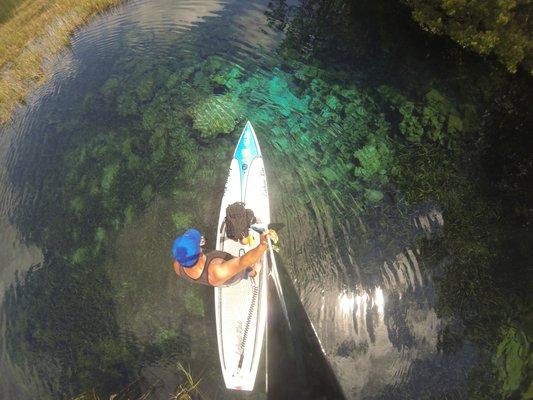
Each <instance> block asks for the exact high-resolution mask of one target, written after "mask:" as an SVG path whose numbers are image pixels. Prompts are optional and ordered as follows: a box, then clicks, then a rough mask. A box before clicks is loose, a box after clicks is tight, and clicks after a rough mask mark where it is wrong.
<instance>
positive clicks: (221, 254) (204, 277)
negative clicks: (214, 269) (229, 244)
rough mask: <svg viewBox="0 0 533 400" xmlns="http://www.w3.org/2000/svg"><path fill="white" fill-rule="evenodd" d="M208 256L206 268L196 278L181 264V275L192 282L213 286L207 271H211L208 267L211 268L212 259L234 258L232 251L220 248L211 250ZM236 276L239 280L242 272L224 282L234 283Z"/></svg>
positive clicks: (226, 259)
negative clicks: (188, 273)
mask: <svg viewBox="0 0 533 400" xmlns="http://www.w3.org/2000/svg"><path fill="white" fill-rule="evenodd" d="M206 257H207V258H206V260H205V265H204V270H203V271H202V273H201V274H200V276H199V277H198V278H196V279H194V278H191V277H190V276H189V275H187V273H186V272H185V269H187V268H183V266H182V265H181V264H180V276H181V277H182V278H184V279H186V280H188V281H191V282H195V283H201V284H202V285H207V286H213V285H211V284H210V283H209V280H208V279H209V278H208V273H207V272H208V271H209V270H208V268H209V264H210V263H211V261H212V260H213V259H214V258H222V259H223V260H224V261H228V260H231V259H232V258H234V257H233V256H232V255H231V254H230V253H226V252H225V251H219V250H213V251H210V252H209V253H207V254H206ZM236 277H238V278H239V280H240V279H241V278H242V276H241V274H236V275H235V276H232V277H231V278H229V279H228V280H227V281H226V282H224V284H225V285H227V284H229V283H233V280H234V278H236Z"/></svg>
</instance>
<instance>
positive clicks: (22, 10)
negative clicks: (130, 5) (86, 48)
mask: <svg viewBox="0 0 533 400" xmlns="http://www.w3.org/2000/svg"><path fill="white" fill-rule="evenodd" d="M123 1H124V0H81V1H79V2H72V1H69V0H55V1H54V0H21V1H20V4H18V5H17V6H16V7H14V8H13V9H12V10H11V11H10V14H11V15H9V16H7V18H6V19H5V21H3V22H2V23H1V24H0V37H2V38H3V40H2V42H3V43H1V44H0V126H2V125H4V124H6V123H8V122H9V121H10V120H11V117H12V115H13V112H14V110H15V108H16V107H17V106H18V105H19V104H23V103H24V101H25V99H26V96H27V95H28V93H29V92H30V90H31V89H32V88H34V87H35V86H39V85H42V84H43V83H45V82H46V81H47V79H48V78H49V74H48V73H47V71H46V69H45V68H44V64H45V62H46V61H47V60H49V59H50V58H51V57H53V56H55V55H57V54H58V53H59V52H60V51H61V50H62V49H63V48H64V47H65V46H67V45H69V44H70V39H71V36H72V34H73V33H74V31H75V30H76V29H77V28H80V27H81V26H83V25H85V24H86V23H87V22H88V21H89V20H90V18H92V17H94V16H95V15H96V14H98V13H100V12H102V11H104V10H107V9H109V8H110V7H113V6H116V5H118V4H120V3H122V2H123Z"/></svg>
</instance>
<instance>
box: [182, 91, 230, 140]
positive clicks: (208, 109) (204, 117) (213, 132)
mask: <svg viewBox="0 0 533 400" xmlns="http://www.w3.org/2000/svg"><path fill="white" fill-rule="evenodd" d="M189 115H190V116H191V118H192V120H193V127H194V128H195V129H196V130H198V131H199V132H200V137H201V138H202V139H207V140H209V139H213V138H215V137H216V136H217V135H221V134H228V133H231V132H232V131H233V130H234V129H235V127H236V125H237V122H238V121H239V104H238V103H237V102H236V101H235V99H234V98H233V97H231V96H228V95H221V96H212V97H210V98H208V99H207V100H205V101H204V102H202V103H200V104H198V105H195V106H193V107H192V108H191V109H190V110H189Z"/></svg>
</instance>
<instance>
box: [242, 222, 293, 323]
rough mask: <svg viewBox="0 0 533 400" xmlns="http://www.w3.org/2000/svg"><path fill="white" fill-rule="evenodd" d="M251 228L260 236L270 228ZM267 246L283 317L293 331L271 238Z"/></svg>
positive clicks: (258, 226)
mask: <svg viewBox="0 0 533 400" xmlns="http://www.w3.org/2000/svg"><path fill="white" fill-rule="evenodd" d="M271 226H272V225H271ZM250 228H252V229H253V230H254V231H256V232H258V233H259V234H261V233H263V232H266V231H268V227H266V226H265V225H260V224H253V225H251V226H250ZM267 244H268V253H269V256H270V265H271V268H270V276H272V280H273V281H274V286H275V287H276V292H277V293H278V297H279V301H280V303H281V308H282V311H283V315H284V316H285V319H286V320H287V324H288V325H289V329H291V321H290V320H289V313H288V312H287V305H286V304H285V297H283V289H282V288H281V282H280V279H279V274H278V268H277V265H276V259H275V258H274V250H273V249H272V241H271V240H270V237H267Z"/></svg>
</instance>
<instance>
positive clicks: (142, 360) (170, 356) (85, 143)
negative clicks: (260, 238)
mask: <svg viewBox="0 0 533 400" xmlns="http://www.w3.org/2000/svg"><path fill="white" fill-rule="evenodd" d="M281 3H282V4H281V5H280V7H281V10H279V9H277V10H276V15H279V14H284V12H289V11H290V12H291V13H292V14H291V18H286V19H283V18H281V17H280V19H278V20H277V22H280V21H281V26H280V27H281V28H283V29H285V30H286V32H287V39H286V40H285V41H284V42H283V44H282V46H281V47H280V51H279V59H276V64H275V65H274V66H272V67H271V68H270V69H269V70H268V71H264V70H258V69H257V68H256V67H254V65H253V64H250V65H244V64H243V65H238V64H237V63H235V62H228V61H227V60H224V59H223V58H222V57H220V56H216V55H214V56H205V57H200V56H198V57H195V56H192V55H190V56H187V57H183V58H181V59H180V60H179V61H176V60H174V61H172V62H170V61H168V60H166V59H165V60H161V59H156V58H151V57H141V56H138V58H136V59H131V57H123V58H118V59H117V60H116V64H115V66H114V68H113V70H112V71H110V72H109V76H105V77H103V78H102V82H101V84H100V85H99V87H96V88H93V89H91V90H89V91H87V92H86V93H83V94H82V98H81V100H80V101H79V102H78V103H77V104H76V105H75V110H74V111H73V113H72V117H71V118H72V120H70V121H66V122H63V123H60V124H57V125H56V126H54V129H55V134H56V135H57V136H58V137H61V138H62V139H63V140H64V141H65V142H66V145H65V146H66V147H65V150H64V153H63V154H62V155H61V157H58V158H57V159H56V160H55V161H54V162H55V165H54V167H53V168H50V173H49V174H48V175H47V176H46V177H45V179H44V180H43V183H42V185H43V186H44V187H45V188H46V190H43V192H42V195H41V197H40V198H39V202H38V203H37V204H35V205H31V207H30V206H29V205H27V204H25V205H23V206H24V207H27V208H28V209H31V212H30V213H27V210H20V213H19V215H17V216H16V218H15V219H16V222H17V225H18V226H19V227H20V229H21V230H22V231H23V232H24V236H25V237H26V238H28V240H30V241H32V242H35V243H37V244H39V246H40V247H41V248H43V249H45V252H46V261H45V263H44V264H43V265H42V266H39V267H40V268H37V267H36V268H35V269H34V270H33V271H31V272H30V273H29V274H28V275H27V276H26V277H24V278H23V279H22V280H21V281H20V282H19V284H18V285H16V286H15V287H14V288H12V290H11V291H10V292H9V293H8V295H7V296H6V308H7V314H8V316H9V321H8V327H7V337H8V348H9V351H10V353H12V355H13V358H14V360H15V361H16V362H17V363H19V364H20V365H23V364H24V363H31V364H32V365H34V366H35V368H36V370H37V371H38V373H40V374H43V375H46V376H48V375H51V374H52V373H50V372H49V369H50V368H49V366H50V365H55V366H57V369H56V370H54V372H53V375H54V377H55V378H54V379H55V380H54V381H53V384H52V387H51V388H50V391H51V393H53V395H54V396H56V397H59V396H63V397H65V396H67V395H73V394H75V393H81V392H83V391H88V390H92V389H93V388H94V389H95V390H96V392H97V394H98V395H100V396H105V395H107V394H110V393H115V392H116V390H117V388H119V387H121V386H125V385H126V384H127V383H129V382H132V381H134V380H135V379H137V378H138V376H139V374H140V371H141V369H142V368H143V367H145V366H147V365H148V366H149V365H154V364H158V363H165V362H167V363H168V362H176V361H180V362H182V363H184V364H188V363H190V364H194V363H202V362H204V360H205V358H203V357H204V356H205V355H204V354H195V351H194V349H195V344H197V343H192V341H193V340H195V339H193V337H192V336H193V335H191V332H193V331H194V332H200V335H198V337H199V338H200V339H198V338H197V339H196V340H198V341H204V342H203V345H205V343H206V342H207V341H208V340H209V338H208V337H209V336H208V333H206V330H207V329H208V327H206V326H207V325H208V324H206V323H205V319H206V318H209V307H208V302H209V301H210V300H211V299H210V298H209V297H208V296H207V295H206V294H207V292H206V291H205V290H204V289H205V288H197V287H185V286H180V284H179V283H177V284H175V283H174V282H175V280H176V279H175V277H174V276H173V272H172V270H171V268H170V255H168V257H169V260H168V265H166V264H165V262H163V261H161V262H160V261H159V259H158V260H157V261H151V260H150V256H151V255H152V254H151V253H150V251H153V248H156V247H164V249H163V250H162V252H167V247H168V246H167V244H165V243H170V240H171V239H172V235H174V234H175V233H177V232H179V231H181V230H183V229H185V228H186V227H188V226H190V225H195V226H197V227H198V228H199V229H201V230H204V231H206V232H207V235H208V237H209V235H212V234H213V232H212V229H213V228H212V220H213V218H214V217H215V216H216V213H217V212H218V206H219V197H217V196H215V195H213V193H221V192H222V189H223V184H224V179H225V167H224V168H221V167H220V166H221V165H226V163H227V161H228V159H229V156H230V154H231V153H230V152H231V150H232V146H233V145H234V142H235V139H236V137H237V136H238V134H239V133H240V130H241V128H242V126H243V124H244V122H245V121H246V119H250V120H251V121H252V123H253V124H254V127H255V128H256V130H257V131H258V132H263V133H264V134H263V135H262V137H261V143H262V145H263V143H264V148H265V155H267V154H268V157H269V159H268V160H267V161H268V162H271V163H272V164H273V165H284V166H286V168H283V169H282V170H280V171H279V172H278V173H277V174H276V176H273V177H272V179H273V181H274V182H276V183H278V184H279V185H280V187H282V188H283V189H286V190H287V196H290V197H291V198H292V199H293V204H291V206H293V205H294V207H295V208H299V209H305V210H307V212H310V213H315V214H316V215H319V214H326V213H328V212H329V213H337V212H338V214H339V215H342V216H343V218H346V219H349V220H350V221H353V224H354V225H355V228H354V229H355V232H357V233H358V235H354V236H356V237H354V238H353V239H352V240H353V242H354V243H355V244H356V245H357V248H358V251H359V254H358V257H359V258H360V259H365V257H368V258H369V257H371V256H372V255H373V254H374V253H375V252H376V251H375V249H376V248H377V249H378V250H379V253H380V257H384V258H385V257H387V255H389V254H395V252H396V251H397V250H398V249H401V248H402V247H403V246H406V245H413V246H417V247H420V249H421V254H422V258H423V259H424V260H426V262H425V263H424V265H423V266H422V267H423V268H428V269H430V268H431V269H434V272H435V275H436V276H437V285H438V295H437V303H438V304H437V311H438V314H439V317H441V318H442V319H443V320H444V321H448V320H454V321H455V320H459V321H460V322H459V323H456V324H450V325H449V326H446V327H445V328H443V330H442V332H441V335H440V339H439V340H440V342H439V346H438V350H439V351H441V352H443V353H453V352H456V351H461V348H462V346H463V345H464V343H465V342H468V343H474V344H475V345H477V346H479V347H480V348H481V349H482V351H483V352H484V353H485V354H484V356H485V357H484V358H483V360H484V363H483V365H482V366H481V367H480V368H482V369H484V374H478V375H476V374H475V372H476V371H474V372H473V373H472V374H471V375H472V376H471V377H470V380H471V385H472V388H471V389H470V392H471V393H470V395H471V397H473V398H474V397H476V396H477V397H479V398H491V396H492V397H493V398H494V397H498V396H499V397H502V398H505V397H513V396H514V397H517V396H522V395H523V396H529V393H530V392H531V388H530V386H528V385H529V384H530V382H531V378H530V375H528V374H530V371H531V340H530V337H531V336H530V329H531V328H530V326H529V325H528V324H527V315H528V313H530V312H531V307H530V305H529V304H528V303H527V300H526V299H527V293H528V279H526V278H527V277H528V273H527V265H525V263H526V262H527V260H530V259H531V258H530V257H529V256H528V255H529V252H530V249H528V248H527V245H528V243H531V240H528V238H531V233H530V232H529V228H528V227H529V226H530V225H528V224H530V221H531V214H530V211H528V210H529V208H528V206H527V204H528V201H529V200H530V199H531V198H532V196H531V191H530V190H529V189H528V188H527V187H526V185H525V184H524V182H527V178H528V177H531V165H530V164H528V159H527V157H528V143H529V142H528V141H527V140H525V138H526V135H525V133H526V132H525V128H524V127H525V126H527V125H528V121H527V120H526V121H525V122H524V123H523V124H522V123H518V122H516V121H517V118H518V116H523V115H527V113H526V110H527V105H528V104H531V103H530V102H528V101H527V100H526V97H525V96H524V93H523V91H522V92H521V91H520V90H518V89H517V87H519V86H520V85H519V84H516V83H513V84H512V85H510V86H512V88H513V89H512V90H516V92H514V93H513V92H512V91H511V89H509V90H510V91H509V92H506V91H505V90H503V89H502V88H504V87H506V85H507V83H508V81H507V80H506V79H507V78H502V77H501V75H497V74H494V75H491V78H494V79H491V80H488V79H487V78H486V77H484V76H482V77H481V78H475V74H474V73H473V72H472V71H466V72H465V70H464V69H462V68H464V67H463V66H462V65H460V66H459V67H457V68H456V69H452V72H457V71H460V72H462V73H464V75H459V76H458V77H457V79H455V77H454V79H448V77H447V76H446V75H444V72H442V71H441V70H439V71H440V73H442V74H443V75H441V76H440V78H442V77H443V76H444V77H445V78H446V79H444V78H443V79H442V81H446V82H448V81H453V82H458V83H457V86H461V85H462V86H463V88H462V89H461V90H454V88H452V89H450V88H449V87H447V86H444V85H443V84H442V81H440V80H439V78H435V79H433V78H432V79H427V76H428V74H429V72H425V71H424V69H428V68H427V64H425V63H424V62H423V61H420V60H424V59H425V57H426V56H425V55H424V56H419V55H415V56H413V54H414V53H413V51H414V50H412V49H410V50H409V49H408V50H407V51H405V53H406V54H408V55H409V57H411V58H412V59H413V60H414V61H412V60H411V61H410V62H407V61H406V59H405V58H401V57H399V56H398V52H399V51H398V50H397V49H396V48H395V47H394V46H393V45H392V43H394V40H393V39H392V38H394V39H396V37H397V35H396V37H395V35H394V32H393V33H391V32H389V33H387V32H386V31H385V30H384V29H385V27H386V26H390V27H392V28H390V29H391V30H392V29H393V28H394V27H395V26H396V25H395V24H394V23H390V21H391V18H393V17H394V18H396V17H397V15H396V14H393V17H391V16H390V15H388V14H387V13H386V12H385V11H384V10H385V8H386V6H387V5H388V4H389V3H390V2H389V3H387V2H385V3H384V5H372V7H369V8H368V9H367V10H363V11H362V14H361V15H362V17H361V18H360V19H359V20H357V21H355V23H353V22H354V21H353V20H352V19H353V18H354V15H356V14H357V13H356V12H355V11H358V10H359V9H358V8H352V7H355V6H353V5H350V4H348V3H347V2H341V1H338V2H333V3H334V5H335V6H342V9H343V10H345V11H348V12H346V13H344V14H343V13H338V12H336V13H333V12H331V14H328V13H327V12H326V13H322V11H324V10H326V11H331V10H330V9H328V7H329V6H328V4H329V3H331V2H319V1H314V2H304V4H303V5H302V6H301V8H300V9H289V8H288V7H286V5H285V6H284V5H283V2H281ZM309 3H313V4H315V5H316V6H317V7H307V8H306V5H307V4H309ZM365 4H366V3H365ZM284 7H285V8H284ZM363 8H364V7H363ZM317 10H318V11H317ZM314 12H316V14H317V15H319V17H320V18H318V17H317V16H316V15H314V14H313V13H314ZM373 12H375V13H377V15H378V16H379V18H374V17H375V15H374V16H373V15H372V13H373ZM384 15H385V16H386V17H387V18H389V19H388V20H387V18H384V17H383V16H384ZM330 17H331V18H333V21H332V20H330V19H329V18H330ZM394 18H393V20H394ZM361 21H363V22H361ZM365 21H378V22H377V23H376V28H375V29H377V30H378V32H376V31H371V30H368V31H367V26H366V25H364V24H366V23H369V22H365ZM400 25H401V24H400ZM332 27H335V29H333V28H332ZM380 30H381V31H380ZM353 32H355V34H354V33H353ZM361 32H367V34H368V37H369V38H370V39H369V40H368V42H369V43H371V44H369V45H365V44H364V43H362V41H357V40H353V38H354V36H357V34H359V33H361ZM361 37H366V36H361ZM377 37H378V38H379V40H378V39H376V38H377ZM374 39H375V40H376V42H377V43H380V44H381V45H383V46H384V47H385V48H387V49H388V50H387V51H386V52H383V53H384V54H385V55H382V56H379V57H376V54H375V50H374V49H373V48H374V47H377V46H376V45H375V43H374ZM332 43H333V44H332ZM354 43H357V46H355V45H353V44H354ZM337 44H338V46H337ZM413 47H416V46H413ZM330 49H341V50H342V51H339V52H338V53H339V54H342V57H346V60H344V61H345V62H346V64H348V66H347V65H346V64H343V60H336V59H335V58H333V59H332V58H331V57H330V56H331V53H330V51H331V50H330ZM424 49H425V48H424ZM454 51H456V50H454ZM342 57H341V58H342ZM393 57H398V58H399V59H400V60H402V62H399V63H396V64H392V63H391V59H392V58H393ZM406 57H407V56H406ZM464 57H465V58H462V57H461V58H460V59H461V62H462V60H464V59H468V56H464ZM450 58H452V57H450ZM322 60H328V61H338V62H328V63H325V62H322ZM354 60H355V61H354ZM459 64H461V63H459ZM388 65H393V66H394V67H395V68H396V66H397V65H399V67H398V68H397V71H396V73H397V75H402V76H403V75H404V74H405V76H406V77H407V78H408V79H407V78H406V81H399V80H396V79H395V78H397V75H394V74H391V73H390V72H391V71H387V70H386V68H387V66H388ZM443 65H444V66H443V67H442V70H445V69H447V68H448V66H449V64H446V63H443ZM384 71H385V72H387V74H384V73H383V72H384ZM491 71H492V70H491ZM474 72H476V73H477V72H478V71H474ZM490 73H491V74H492V72H490ZM368 76H371V78H372V79H370V78H368ZM413 76H414V77H415V78H416V79H414V78H413ZM452 76H453V75H452ZM409 79H410V80H409ZM480 81H483V83H484V85H486V86H481V85H480V83H479V82H480ZM487 81H490V83H487ZM465 82H469V84H464V83H465ZM491 85H493V86H491ZM487 86H488V87H487ZM522 86H523V87H524V88H525V87H527V85H522ZM468 91H470V92H471V93H470V94H465V93H466V92H468ZM473 99H476V101H477V102H474V101H473ZM487 99H491V101H492V99H496V102H495V104H492V103H490V102H489V101H487ZM521 107H522V108H521ZM94 115H98V117H99V118H98V119H97V120H96V121H95V119H94ZM501 121H504V122H501ZM502 132H503V133H505V135H504V134H503V133H502ZM498 138H501V139H498ZM495 161H496V162H495ZM491 165H498V168H497V171H495V172H494V173H493V172H492V171H491V170H490V168H494V167H490V166H491ZM297 167H298V168H297ZM58 171H59V172H58ZM39 185H41V183H39ZM302 188H303V190H302ZM317 199H326V200H327V202H328V203H327V204H326V200H323V201H322V203H320V200H317ZM428 203H430V204H438V205H439V207H440V208H442V210H443V216H444V220H445V225H444V229H443V230H442V232H440V233H439V236H438V237H435V238H429V239H420V237H419V236H417V235H414V234H413V229H412V228H411V227H410V220H409V218H410V215H411V213H412V212H413V211H414V210H417V208H418V207H419V206H420V204H428ZM161 204H164V205H165V207H161V208H163V209H164V211H165V212H161V213H159V214H158V213H157V210H156V211H154V208H157V207H155V206H154V205H158V206H160V205H161ZM191 204H193V205H194V206H191ZM331 210H333V211H331ZM147 215H149V216H150V217H153V219H155V220H157V221H161V223H160V224H161V225H162V228H161V230H159V231H157V233H158V234H160V235H154V232H152V231H146V232H145V231H142V230H141V235H140V236H141V237H142V238H143V240H142V241H139V240H138V237H135V236H134V235H130V236H128V234H127V233H128V232H130V231H132V230H135V229H136V225H135V223H136V222H138V221H139V220H140V219H142V218H143V217H146V216H147ZM502 221H507V222H508V224H507V225H506V224H503V223H502ZM339 225H340V224H339ZM316 229H317V230H318V231H319V232H320V231H321V230H325V229H328V228H327V227H322V226H317V227H316ZM334 229H339V232H333V234H332V235H331V236H335V235H334V234H335V233H338V236H342V234H343V232H341V231H340V227H337V226H335V227H334ZM151 235H153V236H156V239H153V238H152V237H151ZM323 236H327V235H323ZM131 238H133V239H131ZM135 238H137V240H138V241H135V240H134V239H135ZM130 239H131V240H130ZM150 240H154V241H157V243H154V242H150ZM162 243H163V244H162ZM517 243H523V244H520V245H518V247H517ZM116 248H120V249H122V250H121V251H122V252H121V253H120V252H119V253H117V251H118V250H116ZM124 249H125V250H124ZM510 249H515V250H516V251H515V252H514V254H511V253H512V252H513V251H512V250H510ZM165 254H166V253H165ZM161 258H162V259H164V257H161ZM121 262H122V263H121ZM130 266H135V268H133V267H131V268H130ZM371 275H372V273H371V271H364V270H363V271H362V272H361V276H360V277H358V279H361V280H362V281H363V283H365V282H367V281H366V280H367V279H368V280H370V279H371ZM148 276H149V277H150V279H147V277H148ZM350 279H352V280H353V281H350ZM346 280H347V282H346V283H347V284H353V283H354V281H355V277H353V276H349V275H348V274H347V277H346ZM161 293H163V295H162V294H161ZM162 297H165V299H166V300H165V301H164V302H163V301H162V300H161V298H162ZM398 301H399V300H398ZM162 302H163V304H164V305H165V306H166V307H163V306H162V305H161V303H162ZM202 327H203V328H202ZM206 338H207V339H206ZM212 345H213V346H214V344H213V343H212ZM205 347H207V346H205Z"/></svg>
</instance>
